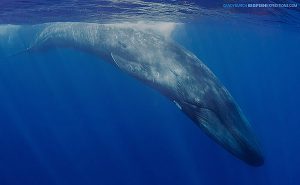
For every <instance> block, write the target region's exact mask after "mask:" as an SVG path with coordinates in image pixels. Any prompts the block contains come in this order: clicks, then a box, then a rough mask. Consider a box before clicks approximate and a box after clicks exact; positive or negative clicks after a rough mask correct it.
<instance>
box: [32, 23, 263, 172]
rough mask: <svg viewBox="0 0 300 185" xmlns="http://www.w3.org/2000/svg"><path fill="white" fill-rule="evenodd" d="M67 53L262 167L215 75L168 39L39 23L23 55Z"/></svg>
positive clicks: (118, 30)
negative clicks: (84, 55)
mask: <svg viewBox="0 0 300 185" xmlns="http://www.w3.org/2000/svg"><path fill="white" fill-rule="evenodd" d="M54 47H64V48H73V49H78V50H81V51H85V52H88V53H91V54H94V55H97V56H99V57H100V58H101V59H104V60H105V61H107V62H109V63H111V64H113V65H115V66H116V67H117V68H119V69H120V70H122V71H124V72H125V73H127V74H129V75H131V76H133V77H134V78H136V79H138V80H140V81H142V82H144V83H145V84H146V85H148V86H151V87H152V88H154V89H156V90H158V91H159V92H160V93H161V94H163V95H165V96H166V97H167V98H169V99H170V100H171V101H173V102H174V103H175V104H176V105H177V106H178V108H180V109H181V111H182V112H184V113H185V114H186V115H187V116H188V117H189V118H190V119H191V120H193V122H194V123H196V125H197V126H199V127H200V128H201V129H202V130H203V131H204V132H205V133H206V134H207V135H208V136H209V137H210V138H212V139H213V140H215V141H216V142H217V143H218V144H220V145H221V146H223V147H224V148H225V149H226V150H228V151H229V152H230V153H232V154H233V155H234V156H236V157H237V158H239V159H241V160H243V161H245V162H246V163H248V164H250V165H253V166H260V165H262V164H263V163H264V159H263V155H262V152H261V150H260V147H259V144H258V142H257V139H256V137H255V135H254V133H253V131H252V129H251V127H250V125H249V123H248V121H247V119H246V118H245V116H244V115H243V113H242V111H241V110H240V108H239V107H238V105H237V104H236V103H235V101H234V99H233V98H232V96H231V95H230V93H229V92H228V91H227V90H226V89H225V87H224V86H223V85H222V84H221V83H220V81H219V80H218V79H217V78H216V76H215V75H214V74H213V73H212V72H211V71H210V69H208V67H206V66H205V64H203V63H202V62H201V61H200V60H199V59H198V58H197V57H196V56H195V55H194V54H192V53H191V52H189V51H188V50H186V49H184V48H183V47H181V46H180V45H178V44H177V43H175V42H174V41H172V40H171V39H170V38H167V37H164V36H162V35H160V34H157V33H155V32H153V31H151V30H150V31H149V30H148V31H145V30H139V29H135V28H131V27H130V26H128V27H126V26H117V25H109V24H92V23H50V24H45V25H44V26H43V28H42V29H40V30H39V31H38V32H37V34H36V37H35V40H34V41H33V42H32V43H31V44H30V46H29V47H28V48H27V49H26V51H41V50H45V49H51V48H54Z"/></svg>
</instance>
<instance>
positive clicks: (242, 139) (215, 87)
mask: <svg viewBox="0 0 300 185" xmlns="http://www.w3.org/2000/svg"><path fill="white" fill-rule="evenodd" d="M208 78H209V77H208ZM207 81H209V83H207V84H206V86H205V91H204V90H202V91H201V92H202V95H201V101H200V102H195V101H194V102H193V101H187V102H181V103H180V106H181V109H182V111H183V112H185V113H186V114H187V115H188V116H189V117H190V118H191V119H192V120H193V121H194V122H195V123H196V124H197V125H198V126H199V127H200V128H202V129H203V130H204V131H205V133H206V134H207V135H208V136H209V137H211V138H212V139H213V140H215V141H216V142H217V143H218V144H220V145H221V146H223V147H224V148H225V149H226V150H228V151H229V152H230V153H231V154H233V155H234V156H236V157H237V158H239V159H241V160H243V161H245V162H246V163H247V164H249V165H252V166H261V165H263V163H264V158H263V155H262V152H261V149H260V146H259V143H258V141H257V139H256V136H255V134H254V133H253V130H252V128H251V126H250V124H249V122H248V120H247V119H246V117H245V116H244V114H243V113H242V111H241V109H240V108H239V106H238V105H237V104H236V103H235V101H234V100H233V98H232V96H231V95H230V94H229V92H228V91H227V90H226V89H225V88H224V87H223V86H222V85H221V84H220V83H219V82H218V80H216V79H214V80H207ZM201 88H203V86H202V87H201Z"/></svg>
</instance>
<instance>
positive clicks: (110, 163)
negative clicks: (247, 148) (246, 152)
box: [0, 0, 300, 185]
mask: <svg viewBox="0 0 300 185" xmlns="http://www.w3.org/2000/svg"><path fill="white" fill-rule="evenodd" d="M251 2H253V3H257V2H255V1H251ZM260 2H262V1H260ZM268 2H269V1H268ZM273 2H275V3H282V1H278V2H277V1H273ZM224 3H228V2H225V1H213V2H211V1H206V0H205V1H201V2H198V1H137V0H135V1H71V0H70V1H51V2H50V1H14V0H13V1H6V0H2V1H1V2H0V23H1V24H0V184H1V185H15V184H23V185H27V184H28V185H35V184H36V185H48V184H49V185H50V184H51V185H52V184H55V185H62V184H72V185H77V184H78V185H79V184H85V185H90V184H93V185H94V184H101V185H115V184H124V185H135V184H138V185H153V184H159V185H167V184H172V185H177V184H178V185H183V184H190V185H200V184H201V185H202V184H203V185H217V184H218V185H219V184H223V185H232V184H243V185H253V184H257V185H265V184H272V185H297V184H300V176H299V174H300V158H299V156H300V125H299V124H300V118H299V115H300V109H299V105H300V98H299V95H300V85H299V84H300V83H299V79H300V74H299V69H300V60H299V53H300V21H299V19H300V16H299V5H298V7H297V8H289V9H288V8H274V9H271V8H256V9H255V8H254V9H253V8H252V9H250V8H249V9H250V10H249V9H247V8H244V9H243V8H226V7H224V6H223V5H224ZM241 3H249V1H248V2H246V1H245V2H241ZM284 3H299V2H297V1H284ZM57 21H59V22H66V21H69V22H73V21H75V22H95V23H115V22H122V21H123V22H132V21H146V22H147V21H162V22H176V23H179V24H180V25H179V26H178V27H176V28H175V29H174V30H173V32H172V35H171V37H172V39H173V40H175V41H176V42H178V43H179V44H181V45H182V46H183V47H185V48H187V49H188V50H190V51H191V52H193V53H194V54H195V55H196V56H197V57H198V58H200V59H201V60H202V61H203V62H204V63H205V64H206V65H207V66H208V67H209V68H210V69H211V70H212V71H213V72H214V73H215V74H216V76H217V77H218V78H219V79H220V81H221V82H222V83H223V84H224V85H225V87H226V88H227V89H228V90H229V91H230V93H231V94H232V95H233V97H234V98H235V100H236V102H237V103H238V104H239V105H240V107H241V108H242V110H243V112H244V113H245V115H246V117H247V118H248V120H249V121H250V123H251V125H252V127H253V129H254V131H255V133H256V135H257V137H258V139H259V141H260V144H261V148H262V150H263V153H264V158H265V164H264V165H263V166H261V167H252V166H249V165H247V164H245V163H244V162H242V161H240V160H238V159H236V158H235V157H233V156H232V155H231V154H229V153H228V152H227V151H225V150H224V149H223V148H222V147H220V146H219V145H217V144H216V143H215V142H213V141H212V140H211V139H210V138H208V137H207V136H206V135H205V134H204V132H202V131H201V130H200V129H199V128H198V127H197V126H196V125H195V124H194V123H193V122H192V121H191V120H190V119H189V118H188V117H187V116H185V115H184V114H182V113H181V111H180V110H179V109H178V108H177V107H176V106H174V103H172V102H170V101H169V100H168V99H167V98H165V97H163V96H161V95H160V94H159V93H158V92H157V91H155V90H153V89H151V88H150V87H148V86H146V85H144V84H142V83H141V82H139V81H137V80H136V79H134V78H132V77H130V76H128V75H126V74H125V73H122V72H120V71H118V70H116V68H114V67H113V66H112V65H110V64H109V63H107V62H105V61H102V60H101V59H99V58H98V57H96V56H94V55H90V54H88V53H85V52H83V51H82V52H80V51H78V50H72V49H58V48H57V49H53V50H49V51H48V50H47V51H43V52H36V53H25V54H21V55H15V56H9V55H11V54H13V53H15V52H17V51H20V50H21V49H22V48H24V47H25V46H26V43H27V42H28V40H29V38H30V37H32V33H30V29H28V30H26V29H25V31H24V32H22V33H21V34H17V35H14V37H11V36H10V34H12V32H13V31H14V30H15V26H13V25H19V26H17V28H19V27H26V26H30V25H33V24H40V23H46V22H57Z"/></svg>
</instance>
